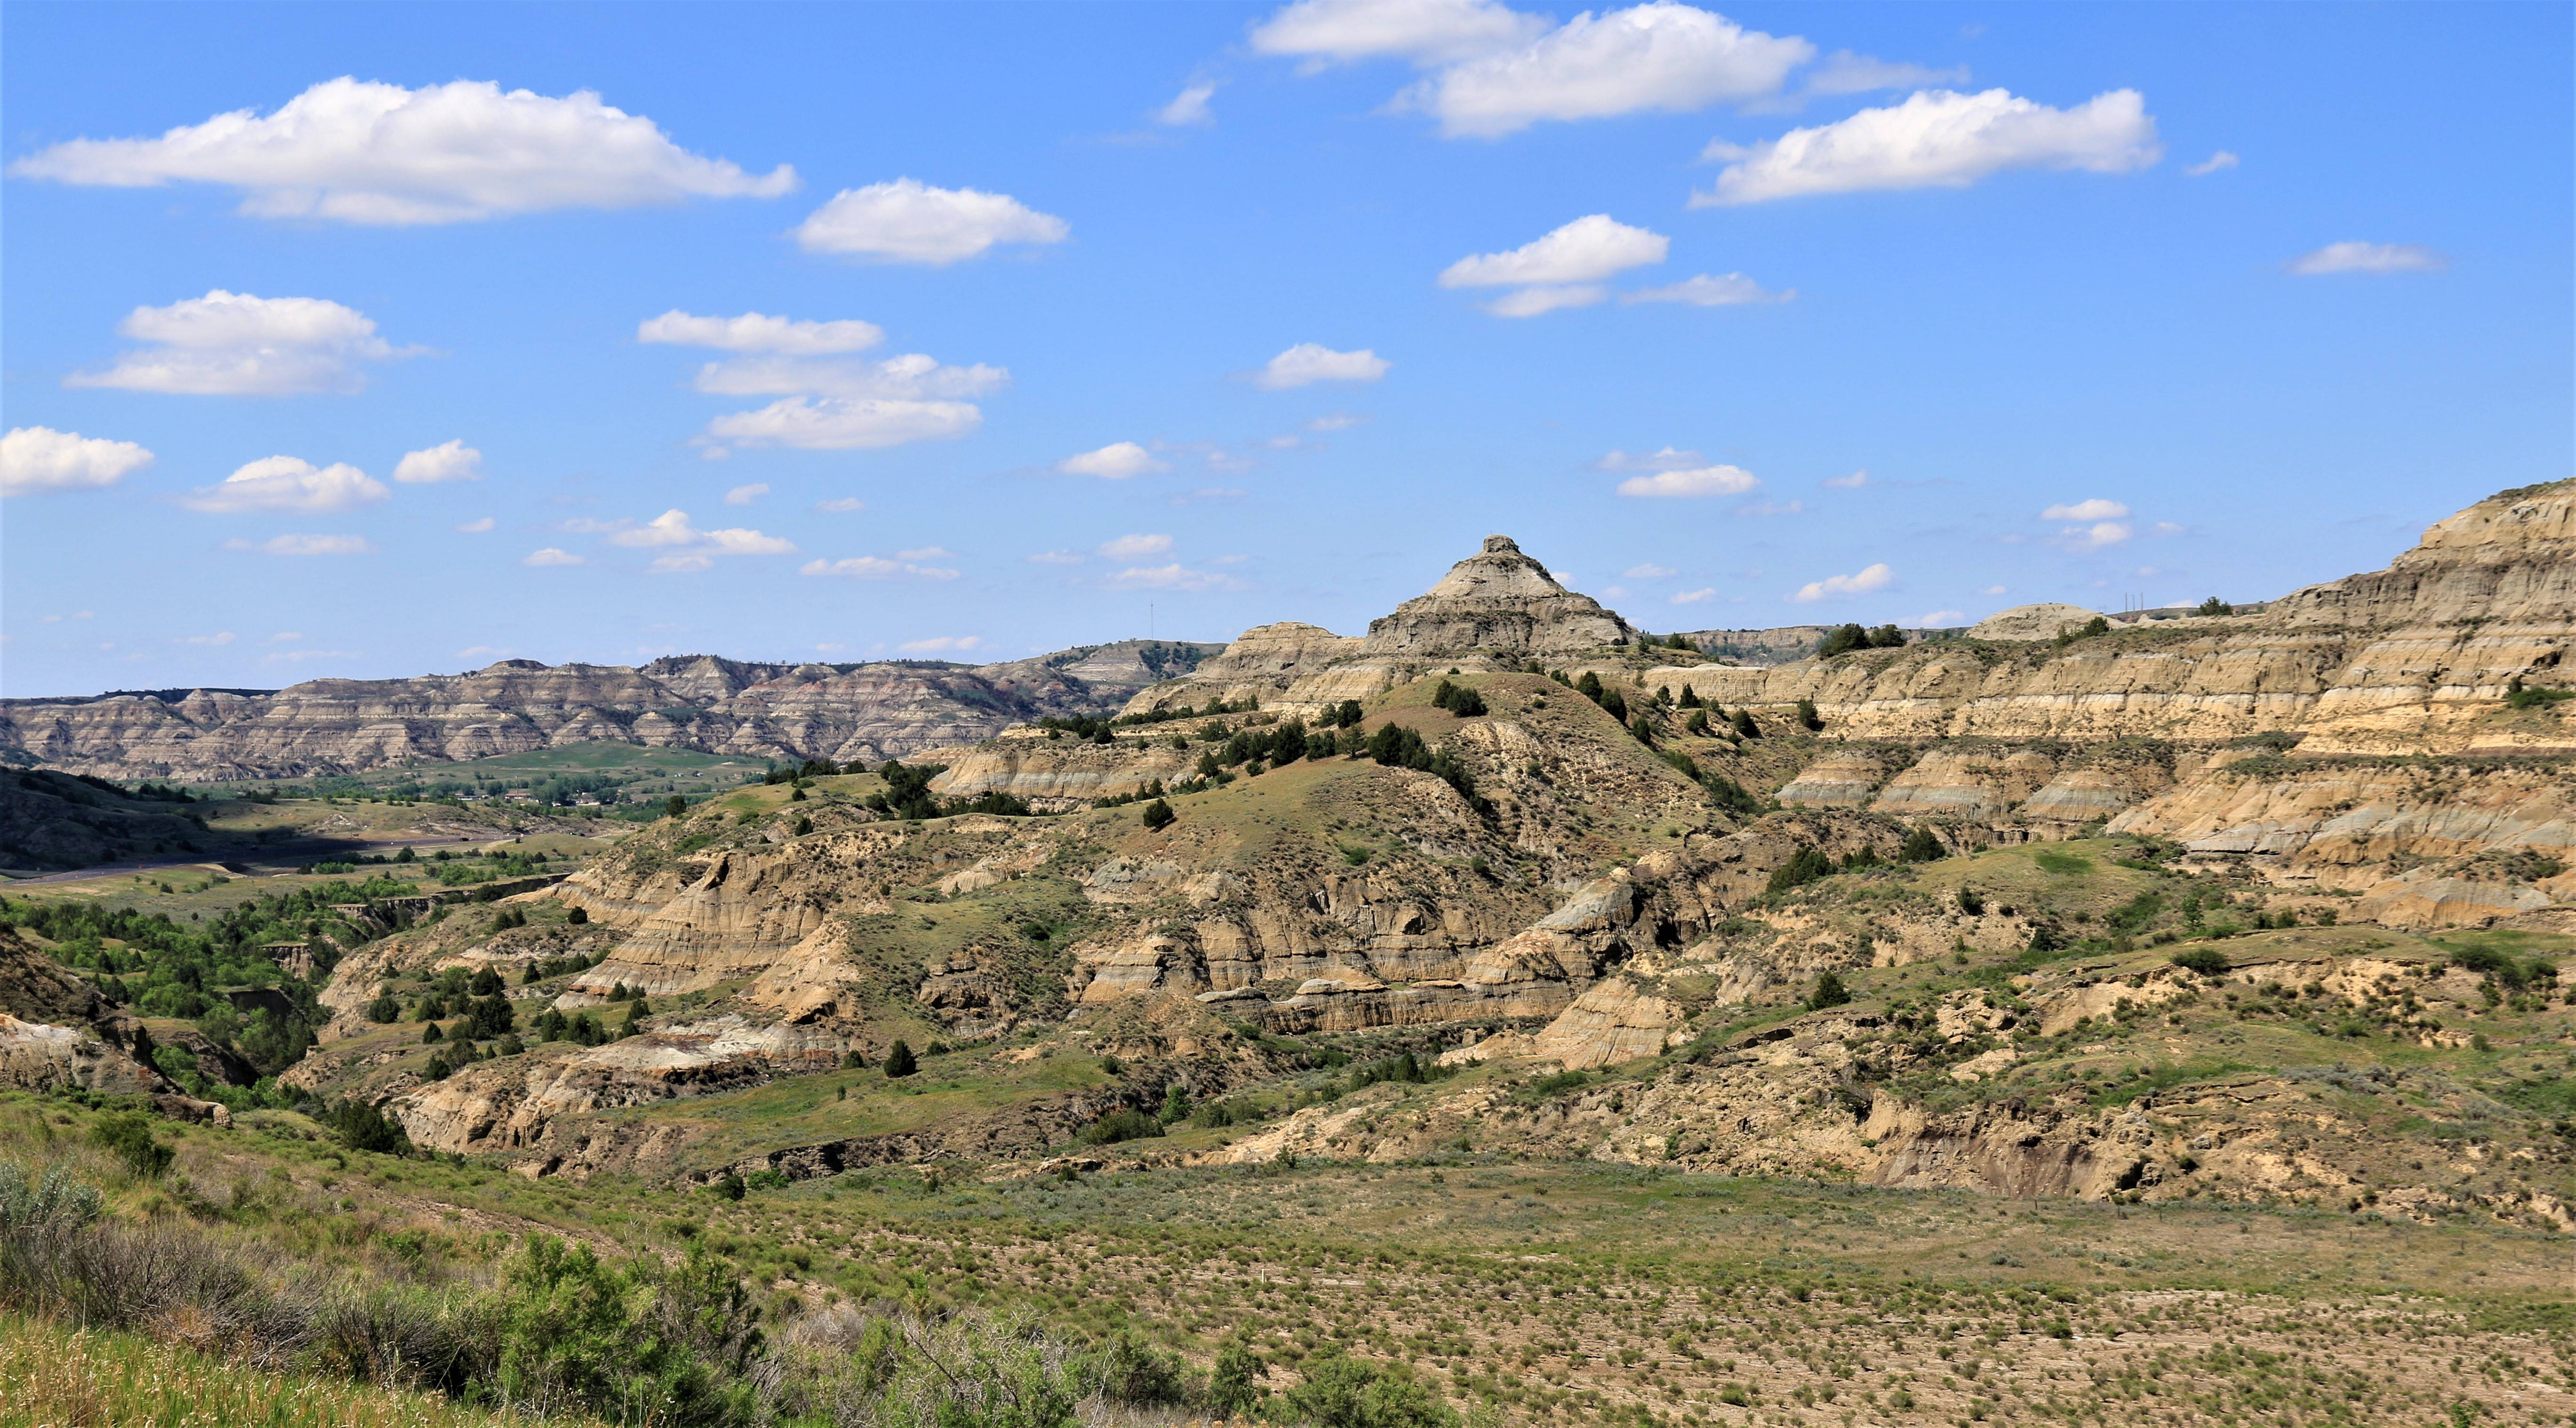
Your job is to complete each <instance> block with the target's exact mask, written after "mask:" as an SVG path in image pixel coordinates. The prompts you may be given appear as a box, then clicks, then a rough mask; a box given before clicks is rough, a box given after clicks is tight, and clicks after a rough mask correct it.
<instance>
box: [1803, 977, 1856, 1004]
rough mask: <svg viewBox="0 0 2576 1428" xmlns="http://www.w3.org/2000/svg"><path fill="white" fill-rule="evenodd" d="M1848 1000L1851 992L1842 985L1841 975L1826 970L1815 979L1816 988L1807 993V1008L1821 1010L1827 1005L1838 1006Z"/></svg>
mask: <svg viewBox="0 0 2576 1428" xmlns="http://www.w3.org/2000/svg"><path fill="white" fill-rule="evenodd" d="M1850 1000H1851V993H1850V992H1849V991H1848V990H1846V989H1845V988H1844V987H1843V979H1842V978H1841V976H1839V975H1838V974H1836V973H1833V972H1827V973H1826V974H1824V975H1823V976H1821V977H1818V978H1817V979H1816V989H1815V990H1814V991H1812V992H1809V993H1808V994H1807V1010H1809V1011H1823V1010H1824V1009H1825V1008H1827V1007H1838V1006H1841V1005H1842V1004H1844V1003H1845V1002H1848V1001H1850Z"/></svg>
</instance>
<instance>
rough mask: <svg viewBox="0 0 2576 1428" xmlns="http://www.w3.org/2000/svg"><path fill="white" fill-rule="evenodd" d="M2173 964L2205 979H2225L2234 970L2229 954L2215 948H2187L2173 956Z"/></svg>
mask: <svg viewBox="0 0 2576 1428" xmlns="http://www.w3.org/2000/svg"><path fill="white" fill-rule="evenodd" d="M2173 964H2174V965H2175V966H2177V967H2180V968H2182V969H2183V970H2184V971H2186V972H2197V973H2199V974H2200V975H2201V976H2204V977H2224V976H2226V975H2227V974H2228V972H2229V971H2230V970H2232V964H2230V963H2229V962H2228V960H2227V954H2226V953H2224V952H2221V951H2219V950H2218V949H2217V948H2215V947H2186V948H2184V949H2183V950H2182V951H2180V952H2176V953H2175V954H2173Z"/></svg>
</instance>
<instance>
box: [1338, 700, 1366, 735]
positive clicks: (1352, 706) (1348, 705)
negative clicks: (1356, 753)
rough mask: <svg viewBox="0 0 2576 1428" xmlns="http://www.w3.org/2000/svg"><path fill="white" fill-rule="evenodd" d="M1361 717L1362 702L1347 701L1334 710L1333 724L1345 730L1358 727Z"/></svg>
mask: <svg viewBox="0 0 2576 1428" xmlns="http://www.w3.org/2000/svg"><path fill="white" fill-rule="evenodd" d="M1361 717H1362V715H1361V713H1360V702H1359V701H1358V700H1356V699H1345V700H1343V701H1342V702H1341V704H1340V706H1339V707H1337V708H1335V709H1334V710H1333V723H1334V724H1335V725H1337V726H1339V727H1341V728H1344V729H1350V728H1356V727H1358V725H1359V722H1360V719H1361Z"/></svg>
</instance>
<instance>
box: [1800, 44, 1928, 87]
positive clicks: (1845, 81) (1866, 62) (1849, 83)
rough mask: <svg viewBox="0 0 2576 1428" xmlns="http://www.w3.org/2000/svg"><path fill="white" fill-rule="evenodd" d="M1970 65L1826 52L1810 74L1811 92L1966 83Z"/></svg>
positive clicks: (1808, 80)
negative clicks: (1951, 66) (1950, 66)
mask: <svg viewBox="0 0 2576 1428" xmlns="http://www.w3.org/2000/svg"><path fill="white" fill-rule="evenodd" d="M1967 82H1968V67H1967V66H1966V65H1960V66H1958V67H1957V68H1955V69H1932V68H1929V67H1928V66H1925V65H1919V64H1907V63H1904V62H1902V61H1895V62H1891V61H1888V60H1882V59H1873V58H1871V57H1870V56H1868V55H1860V54H1854V53H1852V52H1851V51H1850V50H1836V51H1834V52H1833V53H1832V54H1830V55H1827V56H1825V62H1824V63H1822V64H1820V65H1817V66H1816V67H1815V69H1814V70H1813V71H1812V72H1810V73H1809V74H1808V75H1807V92H1808V93H1809V94H1867V93H1869V92H1870V91H1872V90H1878V89H1921V88H1923V87H1924V86H1926V85H1933V84H1965V83H1967Z"/></svg>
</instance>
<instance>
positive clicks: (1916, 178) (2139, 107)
mask: <svg viewBox="0 0 2576 1428" xmlns="http://www.w3.org/2000/svg"><path fill="white" fill-rule="evenodd" d="M2163 154H2164V149H2163V147H2162V146H2161V145H2159V144H2158V143H2157V142H2156V121H2155V120H2154V119H2153V118H2152V117H2150V116H2149V115H2148V113H2147V111H2146V100H2145V98H2144V97H2143V96H2141V95H2140V94H2139V93H2138V92H2137V91H2136V90H2134V89H2117V90H2113V91H2111V92H2109V93H2107V94H2101V95H2096V96H2095V97H2094V98H2092V99H2090V100H2088V101H2086V102H2085V103H2082V104H2079V105H2076V106H2075V107H2074V108H2072V109H2054V108H2051V107H2049V106H2048V105H2045V104H2039V103H2035V102H2033V101H2031V100H2028V99H2023V98H2020V97H2019V96H2017V95H2014V94H2011V93H2008V92H2006V91H2004V90H2001V89H1989V90H1986V91H1985V92H1983V93H1980V94H1959V93H1955V92H1953V91H1950V90H1946V89H1931V90H1924V91H1922V92H1920V93H1917V94H1914V95H1911V96H1909V97H1908V98H1907V99H1906V100H1905V101H1904V102H1903V103H1901V104H1895V105H1890V106H1887V107H1885V108H1879V109H1864V110H1861V111H1860V112H1859V113H1857V114H1854V115H1852V116H1851V117H1850V118H1848V119H1842V120H1837V121H1836V122H1834V123H1831V124H1823V125H1818V126H1816V127H1813V128H1806V129H1792V130H1790V131H1789V132H1788V133H1786V134H1783V135H1781V136H1780V137H1779V138H1777V139H1769V140H1765V141H1763V142H1762V143H1758V144H1750V145H1745V144H1730V143H1726V142H1724V141H1720V142H1717V143H1713V144H1711V145H1709V146H1708V149H1707V150H1706V152H1704V153H1703V154H1702V155H1701V157H1703V158H1707V159H1724V160H1727V161H1728V163H1727V166H1726V167H1725V168H1724V169H1723V170H1721V171H1720V172H1719V173H1718V176H1717V184H1716V186H1715V187H1714V188H1713V189H1711V190H1710V191H1708V192H1706V193H1694V194H1692V195H1691V206H1692V207H1694V208H1701V207H1708V206H1712V205H1730V204H1742V203H1761V202H1764V201H1766V200H1770V199H1778V198H1795V197H1798V196H1801V195H1805V194H1817V193H1855V192H1860V191H1863V190H1868V189H1905V188H1965V187H1967V186H1968V185H1970V184H1973V183H1975V182H1976V181H1977V180H1979V179H1982V178H1985V177H1986V176H1988V175H1989V174H1993V173H1996V172H1999V171H2001V170H2004V169H2014V168H2050V169H2084V170H2088V171H2090V172H2093V173H2106V174H2117V173H2129V172H2132V171H2134V170H2137V169H2142V168H2146V167H2147V166H2149V165H2151V164H2153V163H2155V162H2156V160H2157V159H2159V158H2161V157H2162V156H2163Z"/></svg>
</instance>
